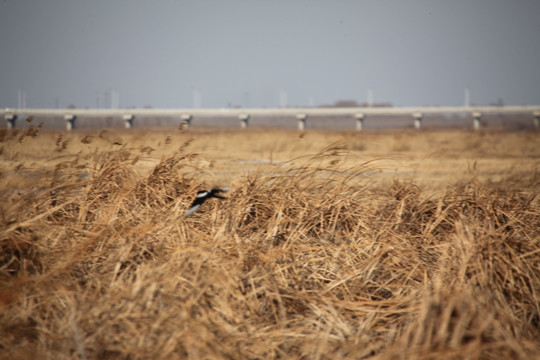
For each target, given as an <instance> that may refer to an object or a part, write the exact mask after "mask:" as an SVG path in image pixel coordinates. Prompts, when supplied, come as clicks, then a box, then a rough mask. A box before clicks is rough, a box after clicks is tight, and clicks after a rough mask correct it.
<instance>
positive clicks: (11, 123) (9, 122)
mask: <svg viewBox="0 0 540 360" xmlns="http://www.w3.org/2000/svg"><path fill="white" fill-rule="evenodd" d="M4 119H6V126H7V128H8V130H11V129H13V128H14V127H15V122H17V115H15V114H6V115H4Z"/></svg>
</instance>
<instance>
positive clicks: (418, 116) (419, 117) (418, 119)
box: [413, 113, 424, 129]
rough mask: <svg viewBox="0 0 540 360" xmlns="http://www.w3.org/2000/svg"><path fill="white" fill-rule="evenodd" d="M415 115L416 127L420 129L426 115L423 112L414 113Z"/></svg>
mask: <svg viewBox="0 0 540 360" xmlns="http://www.w3.org/2000/svg"><path fill="white" fill-rule="evenodd" d="M413 117H414V128H415V129H420V128H421V127H422V119H423V117H424V116H423V114H422V113H414V114H413Z"/></svg>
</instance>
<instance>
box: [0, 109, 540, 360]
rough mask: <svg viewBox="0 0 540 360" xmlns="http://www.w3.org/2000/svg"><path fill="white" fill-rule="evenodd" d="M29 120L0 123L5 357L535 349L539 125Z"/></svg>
mask: <svg viewBox="0 0 540 360" xmlns="http://www.w3.org/2000/svg"><path fill="white" fill-rule="evenodd" d="M31 120H32V119H29V122H30V121H31ZM41 130H42V129H40V128H39V125H37V126H36V125H35V124H32V123H30V124H28V125H27V126H26V127H25V128H23V129H18V130H17V131H12V132H7V131H3V132H1V133H0V199H1V202H0V246H1V250H0V355H1V356H2V358H5V359H29V358H32V359H34V358H42V359H278V358H282V359H501V358H502V359H504V358H506V359H535V358H537V359H538V358H540V355H539V354H540V278H539V277H540V200H539V199H538V196H537V195H538V193H539V192H540V174H539V173H538V169H539V167H540V147H539V146H538V145H539V144H540V133H539V132H505V131H497V130H490V131H487V130H485V131H480V132H472V131H463V130H449V131H444V130H436V131H411V130H404V131H381V132H362V133H357V132H337V131H334V132H322V131H307V132H303V133H300V132H298V131H285V130H281V131H278V130H264V131H263V130H258V129H247V130H246V131H240V130H234V131H233V130H212V129H190V130H187V131H185V130H184V131H181V130H178V129H171V130H168V131H163V130H147V131H144V130H141V129H132V130H133V131H130V132H127V131H113V130H108V131H99V130H98V131H88V132H72V133H67V132H60V131H59V132H50V131H49V132H47V131H41ZM213 186H220V187H230V188H231V189H230V191H229V192H228V193H227V194H226V196H227V199H225V200H220V199H210V200H208V201H207V202H206V203H204V204H203V205H202V206H201V208H200V209H199V210H198V211H197V212H195V213H194V214H193V215H191V216H190V217H184V213H185V211H186V209H187V208H188V207H189V205H190V203H191V202H192V200H193V199H194V197H195V195H196V193H197V190H201V189H209V188H211V187H213Z"/></svg>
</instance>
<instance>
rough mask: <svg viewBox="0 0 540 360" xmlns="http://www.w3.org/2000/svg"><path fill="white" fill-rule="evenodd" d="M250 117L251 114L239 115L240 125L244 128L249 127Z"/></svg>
mask: <svg viewBox="0 0 540 360" xmlns="http://www.w3.org/2000/svg"><path fill="white" fill-rule="evenodd" d="M249 117H250V116H249V114H242V115H238V118H239V119H240V127H241V128H242V129H245V128H247V127H248V123H249Z"/></svg>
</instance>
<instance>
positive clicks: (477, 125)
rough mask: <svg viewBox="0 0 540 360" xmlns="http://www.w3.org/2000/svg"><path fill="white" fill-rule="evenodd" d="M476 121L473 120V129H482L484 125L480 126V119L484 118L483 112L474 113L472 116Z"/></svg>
mask: <svg viewBox="0 0 540 360" xmlns="http://www.w3.org/2000/svg"><path fill="white" fill-rule="evenodd" d="M472 116H473V118H474V120H473V129H474V130H479V129H480V128H481V127H482V124H480V119H481V118H482V113H481V112H473V114H472Z"/></svg>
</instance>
